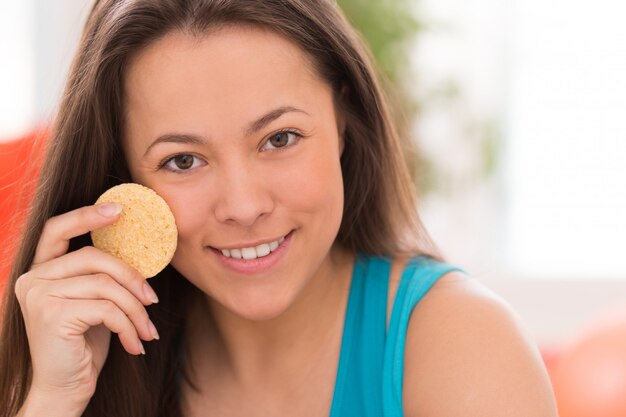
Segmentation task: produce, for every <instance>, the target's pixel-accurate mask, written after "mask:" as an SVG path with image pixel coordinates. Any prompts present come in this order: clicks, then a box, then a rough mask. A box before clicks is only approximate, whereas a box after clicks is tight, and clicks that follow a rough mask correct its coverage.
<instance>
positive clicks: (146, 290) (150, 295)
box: [143, 282, 159, 304]
mask: <svg viewBox="0 0 626 417" xmlns="http://www.w3.org/2000/svg"><path fill="white" fill-rule="evenodd" d="M143 294H144V295H145V296H146V298H147V299H148V300H150V301H151V302H152V303H153V304H156V303H158V302H159V297H157V295H156V293H155V292H154V290H153V289H152V287H151V286H150V284H148V283H147V282H144V283H143Z"/></svg>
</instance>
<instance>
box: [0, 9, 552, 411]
mask: <svg viewBox="0 0 626 417" xmlns="http://www.w3.org/2000/svg"><path fill="white" fill-rule="evenodd" d="M372 73H373V72H372V69H371V66H370V64H369V63H368V59H367V54H366V53H365V51H364V50H363V48H362V47H361V46H360V43H359V41H358V38H357V36H356V35H355V34H354V31H353V30H352V29H351V28H350V27H349V25H348V24H347V23H346V21H345V20H344V18H343V17H342V15H341V13H340V12H339V10H338V9H337V7H336V6H335V5H333V4H332V3H331V2H330V1H328V0H264V1H258V0H149V1H148V0H143V1H142V0H126V1H122V0H101V1H96V3H95V5H94V7H93V10H92V11H91V14H90V16H89V18H88V21H87V26H86V28H85V32H84V35H83V38H82V42H81V45H80V47H79V50H78V54H77V56H76V59H75V61H74V64H73V67H72V70H71V74H70V77H69V81H68V84H67V86H66V90H65V95H64V98H63V102H62V105H61V107H60V111H59V114H58V117H57V119H56V125H55V128H54V131H53V134H52V137H51V138H50V142H49V149H48V151H47V157H46V162H45V166H44V169H43V173H42V180H41V183H40V185H39V188H38V192H37V196H36V200H35V202H34V207H33V214H32V216H31V218H30V220H29V224H28V229H27V231H26V233H25V236H24V240H23V243H22V246H21V249H20V252H19V256H18V258H17V261H16V264H15V267H14V270H13V273H12V276H11V279H10V281H9V285H8V288H9V290H8V291H7V292H6V297H5V313H4V314H5V315H4V319H3V333H2V338H1V343H2V348H1V350H0V369H1V371H0V373H1V375H0V378H1V380H0V403H1V404H2V408H1V410H0V415H1V416H15V415H19V416H23V417H26V416H41V415H46V416H51V417H52V416H64V417H67V416H80V415H83V416H128V417H137V416H208V415H210V416H252V417H253V416H305V417H306V416H311V417H313V416H328V415H330V416H332V417H338V416H402V415H405V416H407V417H408V416H428V417H437V416H465V417H466V416H481V417H486V416H503V415H507V416H524V417H526V416H537V417H539V416H542V417H543V416H545V417H552V416H556V412H555V408H554V403H553V401H552V396H551V390H550V385H549V382H548V379H547V376H546V373H545V371H544V368H543V366H542V365H541V360H540V357H539V355H538V353H537V350H536V348H535V347H534V346H533V343H532V342H531V339H530V337H528V335H526V334H524V332H523V331H522V330H521V328H520V326H519V324H518V322H517V320H516V319H515V318H514V316H513V314H512V313H511V312H510V310H509V309H508V308H507V307H506V306H505V305H504V304H503V303H502V302H501V301H500V300H498V299H497V298H496V297H494V296H493V295H491V294H490V293H489V292H488V291H487V290H485V289H484V288H482V287H481V286H480V285H479V284H478V283H476V282H475V281H473V280H471V279H470V278H468V277H467V276H465V275H464V274H463V273H462V272H461V271H458V270H455V269H454V268H453V267H450V266H447V265H446V264H444V263H441V262H440V259H439V257H438V256H437V254H436V252H435V251H434V250H433V249H432V246H431V245H430V244H429V240H428V237H427V235H426V233H425V232H424V230H423V229H422V228H421V226H420V223H419V219H418V218H417V214H416V211H415V205H414V199H413V195H412V192H411V190H412V186H411V183H410V177H409V175H408V173H407V168H406V164H405V161H404V159H403V156H402V153H401V149H402V146H401V143H400V140H399V139H398V137H397V135H396V133H395V131H394V128H393V126H392V125H391V123H390V118H389V115H388V112H387V108H386V105H385V102H384V100H383V98H382V96H381V93H380V90H379V87H378V84H377V82H376V80H375V79H374V77H373V76H372ZM123 182H137V183H141V184H143V185H146V186H148V187H151V188H152V189H154V190H155V191H156V192H157V193H158V194H160V195H161V196H162V197H163V198H164V199H165V200H166V201H167V202H168V204H169V205H170V207H171V208H172V211H173V213H174V216H175V219H176V223H177V227H178V231H179V241H178V247H177V251H176V253H175V255H174V258H173V260H172V262H171V265H170V266H168V267H167V268H166V269H165V270H164V271H163V272H162V273H160V274H159V275H157V276H156V277H154V278H152V279H150V281H149V283H147V282H146V281H145V280H144V279H142V278H141V276H140V275H139V274H138V273H137V272H136V271H134V270H133V269H132V268H131V267H129V266H127V265H125V264H124V263H123V262H121V261H119V260H117V259H115V258H113V257H111V256H109V255H107V254H104V253H103V252H100V251H99V250H97V249H95V248H93V247H92V246H91V242H90V241H89V238H88V236H89V235H88V232H89V231H91V230H94V229H97V228H100V227H103V226H106V225H109V224H112V223H113V222H115V220H116V219H117V216H118V213H119V212H120V209H121V207H119V206H116V205H110V204H105V205H97V206H94V205H93V202H94V201H95V200H96V198H97V197H98V196H99V195H100V194H101V193H102V192H103V191H104V190H106V189H107V188H108V187H110V186H112V185H115V184H118V183H123ZM266 247H269V248H270V251H267V250H265V249H266ZM268 252H269V253H268ZM157 301H158V302H157ZM418 301H419V303H418ZM112 333H116V334H117V335H118V336H116V337H111V334H112Z"/></svg>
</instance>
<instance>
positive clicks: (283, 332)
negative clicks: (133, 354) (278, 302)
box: [185, 249, 354, 389]
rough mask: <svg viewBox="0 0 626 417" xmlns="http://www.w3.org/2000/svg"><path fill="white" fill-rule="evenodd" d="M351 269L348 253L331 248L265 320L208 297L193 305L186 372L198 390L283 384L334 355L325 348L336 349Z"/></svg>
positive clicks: (189, 327)
mask: <svg viewBox="0 0 626 417" xmlns="http://www.w3.org/2000/svg"><path fill="white" fill-rule="evenodd" d="M353 265H354V255H352V254H350V253H347V252H346V251H342V250H339V249H334V250H333V251H332V255H331V256H328V258H327V259H326V260H325V261H324V262H323V264H322V265H321V267H320V268H319V270H318V271H317V272H316V274H315V276H314V277H313V278H312V279H311V280H310V281H309V282H308V283H307V285H306V286H305V288H304V289H303V291H302V292H301V294H300V295H299V296H298V297H297V298H296V299H295V300H294V302H293V304H292V305H291V306H290V307H289V308H288V309H287V310H286V311H284V312H283V313H282V314H281V315H280V316H277V317H275V318H272V319H269V320H263V321H253V320H248V319H246V318H242V317H240V316H237V315H235V314H233V313H232V312H231V311H229V310H227V309H225V308H224V307H223V306H221V305H219V304H218V303H216V302H214V301H213V300H211V299H209V300H208V302H206V301H205V302H204V303H197V304H196V305H195V306H194V307H193V308H192V310H193V311H192V312H191V314H190V316H189V318H190V319H189V320H188V325H187V331H186V334H187V337H186V339H187V340H186V345H187V346H186V351H187V355H186V360H185V361H186V364H187V371H190V370H191V369H193V371H192V378H193V374H195V376H196V377H195V378H193V379H194V380H197V382H196V383H197V384H198V385H200V387H202V386H203V385H205V383H209V381H203V380H204V379H205V378H210V379H211V381H215V380H217V379H218V378H219V381H221V382H222V383H224V382H226V381H230V383H231V384H234V385H236V386H239V387H245V386H249V387H256V386H258V384H262V383H264V382H267V381H268V378H271V379H273V380H276V381H284V383H286V384H289V383H293V382H294V381H293V379H294V378H295V377H296V375H300V376H301V375H303V374H306V373H307V369H305V368H306V366H310V367H311V368H313V367H315V366H316V365H315V364H316V363H319V362H318V361H319V360H323V358H324V356H325V355H329V354H330V355H333V357H335V356H337V355H336V354H335V353H338V352H333V349H332V348H331V347H332V346H334V347H335V348H336V349H334V350H337V351H338V349H339V347H340V345H341V334H342V330H343V321H344V316H345V310H346V306H347V299H348V294H349V290H350V282H351V276H352V269H353ZM205 300H206V298H205ZM310 371H311V372H314V370H313V369H311V370H310ZM290 381H291V382H290ZM200 389H201V388H200Z"/></svg>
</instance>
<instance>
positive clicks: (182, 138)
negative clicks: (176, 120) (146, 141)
mask: <svg viewBox="0 0 626 417" xmlns="http://www.w3.org/2000/svg"><path fill="white" fill-rule="evenodd" d="M163 142H170V143H183V144H192V145H205V144H206V143H207V142H206V140H204V139H203V138H202V137H201V136H197V135H187V134H179V133H166V134H165V135H161V136H159V137H158V138H156V140H155V141H154V142H152V143H151V144H150V146H148V148H147V149H146V152H144V154H143V156H144V157H145V156H146V155H148V152H150V150H151V149H152V148H154V146H155V145H157V144H159V143H163Z"/></svg>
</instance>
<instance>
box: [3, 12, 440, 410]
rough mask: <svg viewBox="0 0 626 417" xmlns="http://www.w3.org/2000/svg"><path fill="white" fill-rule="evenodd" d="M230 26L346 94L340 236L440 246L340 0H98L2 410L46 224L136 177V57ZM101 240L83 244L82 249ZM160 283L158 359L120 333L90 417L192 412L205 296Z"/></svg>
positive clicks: (62, 128)
mask: <svg viewBox="0 0 626 417" xmlns="http://www.w3.org/2000/svg"><path fill="white" fill-rule="evenodd" d="M223 24H251V25H260V26H263V27H265V28H269V29H271V30H274V31H276V32H277V33H279V34H281V35H283V36H285V37H286V38H288V39H290V40H292V41H294V42H295V43H296V44H298V45H299V46H300V47H301V48H302V50H304V51H306V52H307V53H308V54H309V55H310V56H311V57H312V59H313V62H314V63H315V65H316V67H317V68H316V69H317V71H318V74H319V75H320V77H321V78H322V79H324V80H325V81H327V82H328V83H329V85H331V86H332V87H333V89H334V91H335V94H336V96H337V98H338V101H339V109H340V111H342V112H343V114H344V117H345V120H346V128H345V133H344V141H345V148H344V151H343V154H342V157H341V166H342V170H343V177H344V178H343V179H344V189H345V205H344V213H343V220H342V224H341V226H340V230H339V233H338V236H337V243H338V244H340V245H342V246H343V247H345V248H347V249H349V250H351V251H353V252H363V253H369V254H376V255H386V256H397V255H407V254H411V255H415V254H425V255H430V256H436V251H435V249H434V247H433V246H432V244H431V243H430V239H429V238H428V236H427V234H426V233H425V231H424V230H423V228H422V226H421V224H420V221H419V218H418V215H417V211H416V207H415V198H414V192H413V186H412V182H411V179H410V175H409V173H408V169H407V164H406V161H405V159H404V157H403V146H406V143H407V142H406V141H404V142H403V141H401V140H400V139H399V137H398V135H397V133H396V130H395V128H394V126H393V123H391V118H390V115H389V110H388V108H387V105H386V101H385V99H384V97H383V94H382V92H381V89H380V87H379V83H378V82H377V80H376V77H375V76H374V71H373V68H372V65H371V63H370V58H369V55H368V53H367V51H366V48H364V47H363V46H362V43H361V41H360V38H359V37H358V36H357V34H356V33H355V31H354V30H353V29H352V28H351V27H350V25H349V24H348V23H347V21H346V20H345V18H344V17H343V15H342V13H341V12H340V11H339V9H338V8H337V6H336V5H334V4H333V3H332V2H331V1H330V0H263V1H259V0H96V1H95V4H94V6H93V9H92V10H91V12H90V15H89V17H88V19H87V23H86V26H85V29H84V32H83V35H82V39H81V41H80V46H79V48H78V51H77V54H76V56H75V58H74V61H73V64H72V67H71V71H70V74H69V78H68V81H67V84H66V86H65V90H64V95H63V98H62V101H61V104H60V108H59V112H58V115H57V117H56V120H55V123H54V126H53V128H52V132H51V135H50V138H49V142H48V149H47V153H46V156H45V161H44V165H43V168H42V172H41V180H40V183H39V185H38V188H37V192H36V196H35V199H34V202H33V206H32V211H31V215H30V216H29V219H28V222H27V227H26V229H25V232H24V236H23V240H22V242H21V246H20V248H19V251H18V254H17V257H16V259H15V263H14V267H13V269H12V272H11V275H10V277H9V281H8V283H7V287H6V292H5V297H4V303H3V306H4V311H3V317H4V318H3V323H2V334H1V335H0V417H5V416H6V417H8V416H12V415H14V414H15V413H16V412H17V411H18V409H19V407H20V406H21V405H22V404H23V402H24V400H25V397H26V395H27V393H28V389H29V385H30V380H31V376H32V368H31V361H30V355H29V351H28V340H27V337H26V332H25V328H24V321H23V317H22V314H21V311H20V307H19V305H18V303H17V300H16V297H15V295H14V286H15V281H16V280H17V279H18V277H19V276H20V275H21V274H23V273H25V272H27V271H28V269H29V267H30V265H31V263H32V261H33V257H34V253H35V249H36V246H37V243H38V240H39V237H40V235H41V232H42V229H43V226H44V223H45V222H46V220H47V219H49V218H50V217H52V216H55V215H59V214H61V213H64V212H67V211H70V210H73V209H76V208H78V207H81V206H85V205H89V204H93V202H94V201H95V200H96V198H97V197H98V196H99V195H100V194H101V193H102V192H103V191H104V190H105V189H107V188H108V187H110V186H112V185H115V184H117V183H121V182H127V181H130V180H131V179H130V176H129V174H128V170H127V168H126V163H125V160H124V155H123V153H122V151H121V147H120V137H121V134H122V127H123V104H124V91H123V88H122V86H123V83H122V78H123V74H124V71H125V69H126V66H127V65H128V62H129V60H130V59H131V58H132V57H133V56H134V55H135V54H137V52H138V51H140V50H141V49H142V48H145V47H146V46H147V45H148V44H150V43H151V42H154V41H155V40H157V39H159V38H161V37H163V36H165V35H166V34H167V33H169V32H171V31H183V32H186V33H189V34H193V35H195V36H203V35H205V34H206V33H207V31H208V30H209V29H211V28H214V27H216V26H217V25H223ZM88 244H90V241H89V238H88V236H83V237H81V238H77V239H73V240H72V242H71V245H70V250H76V249H78V248H80V247H82V246H84V245H88ZM151 283H152V284H153V286H154V287H155V290H156V291H157V292H158V293H159V297H160V299H161V302H160V303H159V304H158V305H155V306H151V307H149V314H150V316H151V317H152V320H153V321H154V322H155V324H156V326H157V327H158V328H159V332H160V334H161V340H160V341H159V342H158V343H150V344H148V345H147V346H146V350H147V352H146V353H147V355H145V356H141V357H134V356H132V355H129V354H127V353H126V352H125V351H124V350H123V348H122V346H121V344H120V343H119V341H118V339H117V338H112V339H111V348H110V351H109V356H108V358H107V361H106V364H105V366H104V369H103V370H102V373H101V375H100V378H99V380H98V385H97V389H96V392H95V394H94V396H93V398H92V399H91V401H90V403H89V405H88V407H87V409H86V410H85V413H84V415H85V416H105V415H107V416H108V415H114V416H128V417H138V416H177V415H180V410H179V407H180V404H179V395H178V392H177V389H176V387H177V385H178V384H177V383H176V382H177V381H176V378H177V377H178V375H179V372H180V363H179V355H178V354H177V352H178V350H177V349H178V346H177V344H178V343H179V342H178V341H179V340H180V336H181V331H182V328H183V318H184V312H183V309H182V306H181V304H182V303H181V302H180V300H181V299H182V298H183V297H186V296H188V295H189V294H190V291H194V289H193V288H191V285H190V284H189V283H188V282H187V281H186V280H185V279H184V278H182V277H181V276H180V275H179V274H178V273H177V272H176V271H175V270H174V269H173V268H171V267H168V268H166V269H165V270H164V271H163V272H162V273H161V274H159V276H157V277H156V278H155V279H154V280H151Z"/></svg>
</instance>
